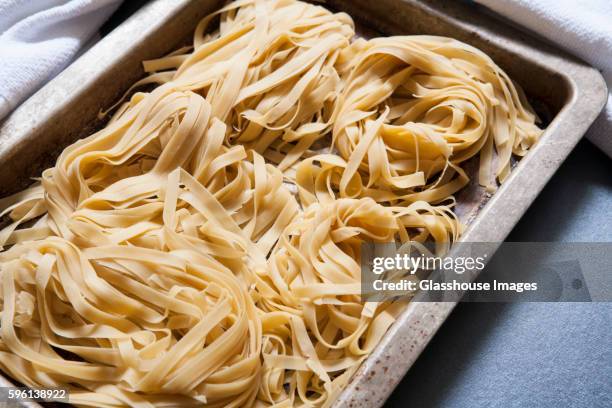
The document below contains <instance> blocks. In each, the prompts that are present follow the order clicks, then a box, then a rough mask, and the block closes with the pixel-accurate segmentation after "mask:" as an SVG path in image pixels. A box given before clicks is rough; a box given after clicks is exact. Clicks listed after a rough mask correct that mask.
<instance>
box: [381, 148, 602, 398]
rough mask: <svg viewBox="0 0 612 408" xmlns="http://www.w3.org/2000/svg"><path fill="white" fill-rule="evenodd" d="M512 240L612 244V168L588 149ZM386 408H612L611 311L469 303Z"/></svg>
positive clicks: (572, 159)
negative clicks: (409, 407)
mask: <svg viewBox="0 0 612 408" xmlns="http://www.w3.org/2000/svg"><path fill="white" fill-rule="evenodd" d="M508 241H518V242H521V241H525V242H530V241H562V242H585V241H586V242H612V160H610V159H609V158H608V157H607V156H605V155H604V154H603V153H602V152H601V151H599V150H597V148H595V147H594V146H593V145H592V144H591V143H590V142H588V141H586V140H583V141H581V142H580V143H579V144H578V146H577V147H576V149H575V150H574V151H573V152H572V154H571V155H570V156H569V157H568V159H567V160H566V162H565V163H564V164H563V165H562V167H561V168H560V170H559V171H558V173H557V174H556V175H555V176H554V177H553V178H552V179H551V181H550V182H549V183H548V185H547V186H546V188H545V189H544V191H543V192H542V193H541V194H540V196H539V197H538V198H537V200H536V201H535V202H534V204H533V205H532V206H531V208H530V209H529V210H528V211H527V213H526V214H525V215H524V217H523V218H522V219H521V221H520V222H519V224H517V226H516V227H515V229H514V230H513V231H512V233H511V234H510V236H509V237H508ZM483 273H486V271H485V272H483ZM386 406H387V407H407V406H411V407H419V408H421V407H423V408H428V407H470V408H475V407H551V408H552V407H580V408H586V407H602V408H603V407H606V408H609V407H612V303H460V304H459V305H458V306H457V308H456V309H455V310H454V311H453V313H452V314H451V315H450V316H449V318H448V320H447V321H446V322H445V323H444V325H443V326H442V327H441V329H440V331H439V332H438V333H437V334H436V335H435V337H434V338H433V340H432V341H431V343H430V344H429V345H428V346H427V348H426V349H425V351H424V352H423V354H422V355H421V356H420V357H419V359H418V360H417V361H416V363H415V364H414V366H413V367H412V368H411V369H410V371H409V372H408V374H407V375H406V377H404V379H403V380H402V381H401V383H400V384H399V385H398V387H397V388H396V390H395V392H394V393H393V394H392V395H391V397H390V398H389V400H388V401H387V404H386Z"/></svg>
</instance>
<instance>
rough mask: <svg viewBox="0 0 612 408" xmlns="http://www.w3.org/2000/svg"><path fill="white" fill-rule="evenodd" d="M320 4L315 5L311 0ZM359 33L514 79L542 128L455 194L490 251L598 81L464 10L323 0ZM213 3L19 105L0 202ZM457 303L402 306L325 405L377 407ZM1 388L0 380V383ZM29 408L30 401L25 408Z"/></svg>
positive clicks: (570, 132)
mask: <svg viewBox="0 0 612 408" xmlns="http://www.w3.org/2000/svg"><path fill="white" fill-rule="evenodd" d="M319 3H320V2H319ZM322 4H323V5H325V6H326V7H328V8H330V9H332V10H336V11H345V12H347V13H348V14H350V15H351V16H352V17H353V18H354V19H355V21H356V23H357V26H358V32H360V33H367V34H366V35H370V34H371V33H382V34H385V35H400V34H430V35H442V36H449V37H453V38H456V39H458V40H461V41H464V42H466V43H469V44H471V45H473V46H475V47H478V48H480V49H481V50H483V51H484V52H485V53H487V54H488V55H489V56H491V57H492V58H493V60H495V62H496V63H497V64H498V65H500V66H501V67H502V68H503V69H504V70H505V71H506V72H507V73H508V74H509V75H510V77H511V78H512V79H513V80H515V81H516V82H518V83H519V84H520V85H521V86H522V87H523V89H524V90H525V92H526V94H527V96H528V97H529V99H530V100H531V101H532V103H533V105H534V106H535V109H536V111H537V112H538V114H540V116H541V117H542V118H543V119H544V121H545V123H546V125H547V128H546V131H545V132H544V135H543V137H542V139H541V140H540V141H539V143H538V144H537V145H536V146H535V147H534V148H533V149H532V150H531V151H530V152H529V153H528V154H527V155H526V156H525V157H524V158H523V159H521V160H520V162H518V163H517V165H516V166H515V168H514V170H513V173H512V175H511V177H510V178H509V179H508V180H507V182H506V183H504V185H503V186H502V187H501V188H500V189H499V190H498V191H497V192H496V193H495V194H494V195H492V196H491V195H488V194H486V193H485V192H484V191H483V190H482V189H481V188H480V187H479V186H478V185H477V184H476V183H472V184H470V185H469V186H468V187H467V188H466V189H465V190H464V191H462V192H461V193H460V194H459V195H458V202H459V205H458V208H457V211H458V213H459V214H460V217H461V218H462V220H463V221H464V222H465V223H467V224H468V228H467V230H466V233H465V234H464V235H463V237H462V240H463V241H465V242H497V243H499V242H501V241H503V240H504V239H505V237H506V236H507V234H508V233H509V232H510V230H511V229H512V227H513V226H514V225H515V224H516V223H517V222H518V220H519V219H520V218H521V216H522V215H523V213H524V212H525V211H526V209H527V208H528V207H529V205H530V204H531V203H532V202H533V200H534V199H535V198H536V196H537V195H538V193H539V192H540V191H541V190H542V188H543V187H544V185H545V184H546V182H547V181H548V180H549V179H550V177H551V176H552V175H553V174H554V172H555V171H556V170H557V168H558V167H559V166H560V164H561V163H562V162H563V160H564V159H565V158H566V157H567V156H568V155H569V153H570V152H571V151H572V149H573V148H574V146H575V145H576V143H577V142H578V141H579V140H580V138H581V137H582V136H583V134H584V133H585V132H586V130H587V129H588V127H589V126H590V124H591V123H592V122H593V121H594V120H595V118H596V116H597V115H598V113H599V112H600V111H601V109H602V107H603V105H604V103H605V100H606V97H607V89H606V85H605V82H604V81H603V79H602V77H601V75H600V74H599V72H598V71H597V70H595V69H593V68H591V67H589V66H588V65H586V64H585V63H584V62H581V61H579V60H577V59H575V58H573V57H571V56H569V55H567V54H565V53H563V52H562V51H559V50H558V49H556V48H554V47H553V46H551V45H549V44H547V43H545V42H544V41H542V40H540V39H537V38H535V37H532V36H530V35H529V34H526V33H524V32H521V31H518V30H517V29H515V28H512V27H510V26H509V25H506V24H505V23H502V22H500V21H499V20H498V19H496V18H495V17H493V16H492V15H490V14H488V13H486V12H484V11H483V10H482V9H480V8H479V7H477V6H475V5H473V4H467V3H462V2H449V1H443V0H440V1H437V0H436V1H426V2H420V1H415V0H376V1H370V0H329V1H326V2H323V3H322ZM221 5H222V2H221V1H216V0H195V1H189V0H156V1H153V2H151V3H149V4H147V5H145V6H144V7H143V8H142V9H140V10H139V11H138V12H136V13H135V14H134V15H133V16H131V17H130V18H129V19H128V20H126V21H125V22H124V23H123V24H121V25H120V26H119V27H117V28H116V29H115V30H114V31H112V32H111V33H110V34H108V35H107V36H106V37H104V38H103V39H102V40H101V41H100V42H98V43H97V44H96V45H95V46H94V47H92V48H91V49H90V50H89V51H87V52H86V53H85V54H83V55H82V56H81V57H80V58H79V59H78V60H77V61H75V62H74V63H73V64H72V65H70V66H69V67H68V68H67V69H66V70H65V71H63V72H62V73H61V74H60V75H58V76H57V77H56V78H55V79H53V80H52V81H50V82H49V83H48V84H47V85H46V86H45V87H43V88H42V89H41V90H40V91H38V92H37V93H36V94H34V95H33V96H32V97H30V98H29V99H28V100H27V101H26V102H25V103H23V104H22V105H21V106H20V107H19V108H18V109H17V110H15V111H14V112H13V113H12V115H11V116H10V117H8V118H7V120H6V121H5V122H4V123H3V124H2V126H1V127H0V180H2V183H0V197H3V196H6V195H8V194H10V193H14V192H16V191H19V190H20V189H23V188H24V187H26V186H27V185H29V184H30V183H31V178H32V177H36V176H38V175H40V172H41V171H42V170H43V169H45V168H47V167H49V166H52V165H53V163H54V161H55V158H56V157H57V156H58V154H59V153H60V152H61V150H62V149H63V148H65V147H66V146H67V145H69V144H70V143H72V142H74V141H75V140H77V139H79V138H82V137H85V136H87V135H89V134H91V133H92V132H93V131H95V130H97V129H99V128H100V127H101V126H103V124H104V122H103V120H101V119H99V118H98V113H99V112H100V110H102V109H104V108H107V107H108V106H110V105H111V104H112V103H113V102H114V101H115V100H117V98H119V97H120V96H121V95H122V94H123V92H124V91H125V90H127V88H128V87H129V86H130V85H131V84H132V83H133V82H135V81H136V80H138V79H139V78H142V77H143V76H144V72H143V69H142V64H141V62H142V61H143V60H146V59H151V58H156V57H160V56H162V55H164V54H166V53H168V52H170V51H172V50H174V49H176V48H177V47H179V46H181V45H185V44H188V43H189V41H190V38H191V34H192V32H193V30H194V28H195V25H196V24H197V22H198V21H199V20H200V19H201V18H202V17H204V16H205V15H207V14H208V13H210V12H211V11H213V10H215V9H217V8H219V7H220V6H221ZM455 305H456V302H441V303H432V302H416V301H413V302H411V303H410V304H409V305H408V306H407V308H406V310H405V311H404V312H403V313H402V314H401V315H400V317H399V318H398V320H397V321H396V322H395V323H394V325H393V326H392V327H391V329H390V330H389V332H388V333H387V334H386V336H385V337H384V338H383V340H382V342H381V343H380V344H379V345H378V347H377V348H376V349H375V350H374V351H373V353H372V354H371V355H370V356H369V357H368V359H367V360H365V361H364V363H363V364H362V366H361V367H360V368H359V370H358V371H357V373H356V374H355V375H354V376H353V378H352V380H351V382H350V384H349V385H348V386H347V388H346V389H345V390H344V391H343V392H342V394H341V395H340V396H339V397H338V399H337V401H336V402H335V404H334V407H336V408H340V407H342V408H348V407H350V408H356V407H379V406H382V405H383V404H384V401H385V400H386V399H387V397H388V396H389V394H390V393H391V392H392V391H393V389H394V388H395V386H396V385H397V384H398V382H399V381H400V380H401V378H402V377H403V376H404V374H405V373H406V372H407V371H408V369H409V368H410V366H411V365H412V364H413V363H414V361H415V360H416V359H417V357H418V356H419V355H420V354H421V352H422V351H423V349H424V348H425V346H426V345H427V343H428V342H429V341H430V340H431V338H432V337H433V336H434V334H435V333H436V331H437V330H438V328H439V327H440V326H441V325H442V323H443V322H444V320H445V319H446V318H447V317H448V315H449V314H450V312H451V311H452V310H453V308H454V307H455ZM2 385H5V386H6V385H10V380H9V379H7V378H4V377H1V376H0V386H2ZM24 405H26V406H31V407H39V406H40V405H38V404H36V403H27V404H24Z"/></svg>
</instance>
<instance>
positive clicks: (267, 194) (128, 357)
mask: <svg viewBox="0 0 612 408" xmlns="http://www.w3.org/2000/svg"><path fill="white" fill-rule="evenodd" d="M217 16H220V24H219V27H218V29H216V30H214V31H212V30H211V28H210V27H211V26H212V25H213V23H214V21H215V17H217ZM144 67H145V70H146V71H147V72H148V73H149V75H148V76H147V77H146V78H144V79H142V80H141V81H139V82H137V83H136V84H135V85H134V86H133V87H132V89H130V91H129V92H128V93H127V94H126V97H127V96H130V95H131V96H130V98H129V100H127V101H125V102H124V101H123V100H122V101H120V102H119V103H118V104H117V105H116V106H115V107H113V108H114V109H115V108H116V110H115V113H114V114H113V116H112V118H111V119H110V121H109V122H108V124H107V125H106V126H105V127H104V128H103V129H101V130H100V131H98V132H96V133H94V134H93V135H91V136H89V137H87V138H85V139H82V140H79V141H77V142H76V143H74V144H73V145H71V146H69V147H67V148H66V149H65V150H64V151H63V152H62V153H61V155H60V156H59V158H58V159H57V162H56V164H55V166H54V167H52V168H50V169H47V170H45V171H44V172H43V173H42V177H41V178H40V180H39V182H37V183H36V184H35V185H34V186H33V187H31V188H29V189H28V190H25V191H23V192H21V193H18V194H16V195H14V196H11V197H7V198H5V199H3V200H0V211H1V213H0V217H6V218H9V219H10V220H9V222H8V224H7V225H6V226H5V228H4V229H2V230H1V231H0V248H2V247H5V250H4V252H0V277H1V279H0V305H1V309H0V313H1V323H0V324H1V327H0V368H1V369H2V371H4V372H5V373H6V374H8V375H9V376H10V377H12V378H13V379H15V380H16V381H18V382H20V383H22V384H24V385H26V386H29V387H45V388H50V387H51V388H54V387H66V388H68V389H69V390H70V402H71V403H72V404H74V405H77V406H95V407H123V406H131V407H187V406H201V405H206V406H211V407H243V406H255V407H263V406H277V407H293V406H317V407H324V406H329V405H331V404H332V403H333V402H334V400H335V398H336V397H337V395H338V394H339V393H340V392H341V391H342V389H343V388H344V386H345V385H346V384H347V383H348V381H349V380H350V378H351V376H352V374H353V373H354V372H355V371H356V369H357V368H358V367H359V364H360V363H361V362H362V361H363V360H364V359H365V358H367V356H368V355H369V353H370V352H371V351H372V350H373V348H374V347H376V345H377V344H378V343H379V341H380V339H381V338H382V336H384V334H385V333H386V331H387V329H388V328H389V327H390V326H391V325H392V324H393V322H394V320H395V318H396V317H397V316H398V314H399V313H400V312H401V310H402V308H403V307H404V305H405V302H383V303H374V302H362V301H361V297H360V289H361V286H360V283H361V278H360V276H361V275H360V274H361V267H360V259H361V245H362V244H363V243H364V242H380V243H392V242H409V241H418V242H426V241H433V242H435V243H436V244H437V248H438V250H439V251H446V250H447V249H448V247H449V245H450V244H451V243H452V242H454V241H456V240H457V239H459V237H460V235H461V233H462V230H463V226H462V225H461V223H460V222H459V221H458V219H457V217H456V216H455V214H454V213H453V206H454V203H455V202H454V198H453V194H454V193H456V192H457V191H459V190H460V189H461V188H462V187H463V186H465V185H466V183H467V182H468V181H469V177H468V174H467V173H466V172H465V171H464V169H463V168H462V167H461V165H462V163H464V162H465V161H466V160H468V159H470V158H472V157H476V156H479V160H480V171H479V181H480V183H481V184H482V185H483V186H485V187H487V188H488V189H489V190H490V191H494V190H495V188H496V186H497V183H498V182H503V181H504V180H505V179H506V178H507V177H508V175H509V172H510V169H511V159H512V157H513V156H522V155H524V154H525V153H526V152H527V150H528V149H529V148H530V147H531V146H532V145H533V144H534V143H536V142H537V140H538V138H539V136H540V134H541V132H542V131H541V130H540V129H539V128H538V127H537V126H536V125H535V121H536V117H535V114H534V113H533V111H532V109H531V108H530V107H529V104H528V103H527V101H526V99H525V97H524V96H523V94H522V92H521V91H520V89H519V88H518V87H517V86H516V85H514V84H513V82H512V81H511V80H510V79H509V78H508V76H507V75H506V74H505V73H504V72H503V71H502V70H501V69H500V68H499V67H497V65H495V63H494V62H493V61H492V60H491V59H490V58H489V57H487V56H486V55H485V54H483V53H482V52H480V51H479V50H477V49H475V48H473V47H470V46H468V45H466V44H463V43H460V42H458V41H455V40H452V39H448V38H440V37H431V36H404V37H388V38H375V39H370V40H365V39H358V38H356V37H355V30H354V25H353V22H352V20H351V18H350V17H349V16H348V15H346V14H344V13H331V12H329V11H327V10H326V9H324V8H322V7H320V6H315V5H311V4H307V3H303V2H300V1H295V0H240V1H237V2H234V3H230V4H229V5H228V6H226V7H225V8H224V9H222V10H220V11H218V12H216V13H214V14H213V15H211V16H209V17H207V18H205V19H204V20H203V21H202V22H201V23H200V24H199V25H198V27H197V28H196V31H195V36H194V42H193V46H192V47H186V48H183V49H180V50H178V51H177V52H174V53H172V54H170V55H168V56H166V57H163V58H160V59H157V60H152V61H146V62H145V63H144ZM146 84H156V87H155V88H154V89H153V90H152V91H151V92H135V93H133V91H135V90H137V89H138V87H140V86H142V85H146ZM124 100H125V98H124Z"/></svg>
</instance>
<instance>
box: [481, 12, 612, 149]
mask: <svg viewBox="0 0 612 408" xmlns="http://www.w3.org/2000/svg"><path fill="white" fill-rule="evenodd" d="M476 1H477V2H478V3H481V4H483V5H484V6H486V7H488V8H489V9H491V10H493V11H495V12H496V13H498V14H501V15H503V16H505V17H507V18H509V19H511V20H513V21H514V22H516V23H518V24H520V25H522V26H525V27H527V28H528V29H530V30H532V31H534V32H536V33H538V34H540V35H541V36H543V37H545V38H547V39H549V40H550V41H552V42H554V43H556V44H557V45H559V46H560V47H562V48H564V49H566V50H567V51H569V52H570V53H572V54H574V55H577V56H578V57H580V58H582V59H583V60H585V61H587V62H588V63H590V64H591V65H593V66H594V67H596V68H598V69H600V70H601V72H602V74H603V77H604V79H605V80H606V83H607V84H608V92H609V93H608V102H607V104H606V106H605V108H604V110H603V112H602V113H601V115H599V117H598V118H597V120H596V121H595V123H594V124H593V126H592V127H591V129H589V132H588V133H587V138H588V139H589V140H591V141H592V142H593V143H594V144H595V145H597V146H598V147H599V148H600V149H601V150H603V151H604V152H605V153H606V154H607V155H608V156H609V157H611V158H612V0H583V1H576V0H476Z"/></svg>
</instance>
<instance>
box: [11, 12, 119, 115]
mask: <svg viewBox="0 0 612 408" xmlns="http://www.w3.org/2000/svg"><path fill="white" fill-rule="evenodd" d="M120 3H121V0H0V119H2V118H4V117H5V116H6V115H7V114H8V113H9V112H10V111H12V110H13V109H14V108H15V107H17V106H18V105H19V104H20V103H21V102H22V101H23V100H24V99H26V98H27V97H28V96H30V95H31V94H32V93H34V92H35V91H36V90H38V88H40V87H41V86H42V85H44V84H45V83H46V82H47V81H48V80H50V79H51V78H53V77H54V76H55V75H57V74H58V73H59V72H61V71H62V70H63V69H64V68H65V67H66V66H67V65H68V64H69V63H70V61H72V59H73V58H74V57H75V55H76V54H77V52H78V51H79V50H80V49H81V48H82V47H83V45H85V44H86V43H87V40H88V39H89V38H91V37H92V36H93V35H94V34H95V33H96V32H97V31H98V29H99V28H100V26H101V25H102V24H103V23H104V22H105V21H106V20H107V19H108V17H109V16H110V15H111V14H112V13H113V11H115V9H116V8H117V7H118V6H119V4H120Z"/></svg>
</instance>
